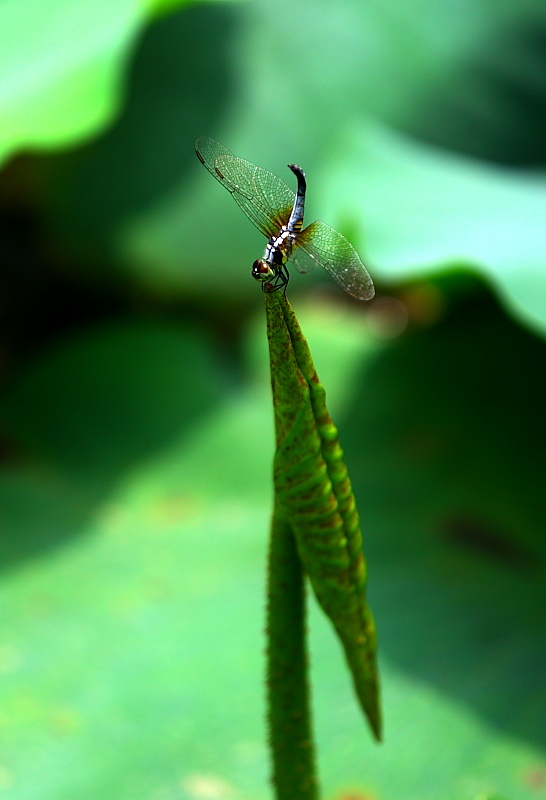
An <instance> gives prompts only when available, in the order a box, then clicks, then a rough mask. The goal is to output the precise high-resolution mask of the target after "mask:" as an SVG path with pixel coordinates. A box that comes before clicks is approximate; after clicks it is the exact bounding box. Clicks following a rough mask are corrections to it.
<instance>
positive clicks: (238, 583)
mask: <svg viewBox="0 0 546 800" xmlns="http://www.w3.org/2000/svg"><path fill="white" fill-rule="evenodd" d="M300 317H302V318H303V320H304V325H305V329H306V333H307V335H308V337H309V340H310V342H311V346H312V348H313V353H314V357H315V362H316V364H317V367H318V369H319V370H320V373H321V377H322V379H323V380H324V382H325V384H326V385H328V387H329V388H331V391H330V392H329V400H330V407H331V410H332V413H333V415H334V416H335V418H336V420H338V422H339V427H340V431H341V435H342V436H343V441H344V447H345V453H346V458H347V463H348V465H349V468H350V470H351V475H352V477H353V485H354V488H355V494H356V496H357V498H358V502H359V507H360V510H361V513H362V522H363V532H364V537H365V546H366V553H367V557H368V559H369V562H370V567H371V569H372V570H373V581H372V582H371V585H370V595H371V596H370V601H371V603H372V604H373V608H374V612H375V614H376V617H377V620H378V627H379V629H380V633H381V636H380V642H379V648H380V650H379V652H380V659H381V662H382V663H381V667H382V676H383V684H384V700H385V719H386V730H385V744H384V745H383V746H381V747H377V746H375V745H374V744H373V743H372V742H371V741H370V737H369V735H368V732H367V730H366V727H365V724H364V723H363V720H362V716H361V714H360V712H359V710H358V708H356V707H355V703H354V698H353V696H352V690H351V686H350V680H349V679H348V676H347V674H346V672H345V670H344V668H343V663H342V655H341V653H338V652H337V645H336V642H335V640H334V637H333V634H332V633H331V631H330V627H329V623H328V621H326V620H324V619H323V615H322V612H320V611H317V609H316V608H315V609H313V613H312V615H311V625H310V628H311V652H312V670H313V685H314V689H315V704H314V716H315V719H316V727H317V734H318V750H319V752H320V753H321V754H322V756H323V758H322V759H321V764H320V777H321V784H322V785H323V787H324V795H325V797H333V798H344V797H360V796H363V797H366V796H370V795H371V796H374V797H381V798H385V800H400V798H404V800H438V798H444V797H450V798H463V799H464V798H466V799H467V800H477V798H479V797H480V796H484V795H485V796H489V795H493V796H495V795H499V796H501V797H506V798H510V800H537V798H538V797H540V795H541V793H542V792H543V790H542V788H541V781H543V780H544V775H545V774H546V773H545V770H546V755H545V753H546V742H545V733H544V718H545V715H546V684H545V675H544V669H543V660H544V659H543V652H544V647H543V639H544V613H543V609H544V585H545V584H544V561H543V558H544V557H543V554H544V526H543V510H542V505H543V503H542V502H541V501H542V495H541V493H540V489H541V486H542V475H541V474H540V473H539V472H538V471H537V470H535V471H533V469H532V466H531V464H530V463H529V464H528V466H527V468H526V470H525V471H523V474H522V465H525V464H526V463H527V461H528V460H529V459H528V455H529V454H531V453H532V452H536V450H537V449H543V438H540V437H541V436H543V433H541V431H543V427H541V421H542V417H543V409H542V405H541V402H540V396H538V395H537V394H536V389H537V385H538V381H539V374H538V370H534V371H533V370H532V369H530V368H529V365H530V364H531V365H532V364H541V363H543V359H544V343H543V342H541V341H540V340H538V339H536V338H534V337H532V336H531V335H529V334H528V333H526V332H525V331H522V330H521V329H519V328H518V327H517V326H515V325H513V324H510V323H509V322H508V321H507V320H506V318H505V317H503V315H502V314H500V313H499V311H498V310H497V309H495V308H494V307H492V306H491V305H489V306H488V305H487V304H486V305H485V306H482V304H481V302H477V304H476V307H475V308H472V307H468V308H466V309H465V313H464V314H461V315H458V316H457V317H454V318H451V319H449V318H448V319H445V320H444V321H443V322H442V323H441V324H440V325H439V326H436V327H435V328H432V329H429V330H421V331H415V332H414V333H411V334H407V335H406V336H404V337H402V338H401V339H400V340H399V341H394V342H392V343H388V344H381V343H378V342H377V341H375V343H374V341H372V340H370V338H369V334H367V333H366V329H365V325H364V322H363V320H362V315H361V314H360V313H356V312H351V311H343V310H340V309H337V310H336V308H335V307H333V308H332V307H329V306H323V307H319V308H312V307H309V308H308V309H304V310H303V313H302V314H300ZM340 328H341V329H342V331H340ZM479 331H484V333H483V335H482V337H481V338H480V337H478V336H477V333H478V332H479ZM148 334H149V335H150V336H152V337H153V334H152V331H151V330H150V329H148ZM162 337H163V335H162V336H161V337H157V338H156V337H154V340H155V341H156V343H157V348H156V350H155V358H156V360H157V362H158V363H157V366H156V367H155V368H154V375H155V383H156V384H157V386H158V387H161V392H160V391H158V392H157V396H156V398H155V400H154V402H153V403H150V412H149V414H148V416H147V417H144V416H140V408H141V405H140V401H139V400H138V399H137V397H136V396H135V397H134V402H135V403H136V411H137V412H138V413H135V411H134V409H133V396H132V395H131V393H127V392H125V391H120V392H119V396H117V394H116V392H115V391H113V390H110V389H109V388H108V386H107V385H106V384H103V385H102V386H97V388H96V393H95V395H94V397H95V403H96V404H97V405H102V406H106V407H109V408H110V411H111V413H112V416H113V418H114V419H118V420H120V419H122V417H123V415H124V414H125V415H127V416H129V417H132V416H135V417H138V418H140V419H141V420H142V425H143V426H146V425H147V424H149V425H150V426H151V427H152V428H155V426H156V425H158V424H159V423H158V419H159V418H160V417H161V415H162V414H165V415H166V416H167V417H170V415H172V414H173V408H174V407H175V406H176V405H177V404H178V403H180V402H181V396H180V389H179V387H178V386H176V385H175V386H174V387H173V391H172V393H171V391H170V385H171V382H172V378H173V369H172V353H173V351H174V350H175V349H176V347H175V346H174V341H173V343H172V344H173V346H171V344H169V343H168V342H167V341H165V340H163V341H164V344H163V345H161V346H160V340H162ZM175 338H177V337H175ZM476 341H478V342H479V343H480V347H479V348H478V347H477V346H476ZM499 343H500V344H499ZM247 346H248V347H249V348H252V351H253V352H255V353H256V355H255V358H256V359H257V358H258V351H259V353H260V358H261V359H263V361H264V362H265V361H266V360H267V352H266V347H267V345H266V341H265V335H264V321H263V318H262V315H260V320H259V324H258V325H257V326H256V328H253V329H252V331H251V332H250V334H249V341H248V345H247ZM188 347H190V345H189V344H188ZM137 349H138V348H137ZM349 350H350V351H351V353H352V358H351V359H350V360H349V359H348V358H347V352H348V351H349ZM162 352H164V354H165V360H164V359H163V358H162V356H161V353H162ZM515 355H517V358H516V357H514V356H515ZM505 356H510V360H511V365H512V366H511V370H510V371H509V372H508V371H507V369H506V363H505ZM162 363H165V364H166V372H165V375H164V378H163V379H162V378H161V374H160V373H161V364H162ZM134 369H135V370H136V371H138V369H139V365H138V362H136V363H135V364H134ZM149 370H150V364H149V359H146V360H143V364H142V374H141V375H140V376H139V378H138V380H137V379H136V378H135V384H137V385H138V384H140V383H144V382H145V381H146V378H147V374H148V372H149ZM461 385H462V386H463V387H464V391H459V392H457V391H456V389H457V387H461ZM521 395H523V396H524V397H526V398H528V399H529V400H531V402H530V403H529V406H528V409H527V413H526V414H525V415H524V416H519V417H518V416H517V415H514V414H513V409H514V405H515V401H516V399H517V398H518V397H520V396H521ZM476 397H478V398H479V401H477V400H476ZM82 402H83V401H82ZM89 406H92V404H91V402H89V401H88V402H87V403H85V407H87V408H88V409H89ZM270 406H271V398H270V387H269V385H268V380H267V377H266V376H264V377H263V380H262V381H261V382H260V383H259V385H257V386H253V387H247V388H246V389H244V390H241V392H240V394H238V395H234V394H232V395H231V396H230V398H229V401H228V402H225V403H223V404H222V406H221V407H218V406H209V408H208V411H204V413H202V414H200V415H199V416H194V417H192V426H191V429H190V430H188V429H184V430H183V431H181V432H180V435H178V434H177V433H176V430H174V429H173V435H172V438H171V441H170V444H169V445H168V446H166V447H160V448H155V449H153V450H149V458H145V457H144V456H143V454H141V455H140V456H139V458H138V460H137V461H136V462H131V461H130V459H131V453H133V452H134V450H133V445H132V444H131V441H126V442H125V444H124V443H123V437H120V439H119V440H118V441H119V447H120V448H122V449H123V451H124V452H126V453H127V454H128V457H127V459H126V460H125V459H123V458H120V459H119V461H121V462H123V463H125V464H128V466H127V468H126V469H124V470H122V471H120V472H119V473H117V476H116V477H114V478H112V479H111V480H110V481H109V484H108V487H107V491H106V492H104V491H103V492H102V493H101V494H100V495H99V496H95V498H94V502H92V503H89V504H88V506H87V507H86V508H85V509H81V507H80V514H79V521H78V520H76V519H75V512H74V509H75V508H77V507H78V503H80V504H81V485H78V484H77V482H76V481H71V480H70V474H67V472H66V471H64V473H63V475H62V476H61V477H62V480H61V478H60V477H59V470H58V459H55V460H53V459H49V460H48V459H46V460H43V461H42V464H41V467H40V468H38V467H37V466H35V467H34V468H33V469H31V467H30V465H28V463H27V464H25V463H24V462H21V460H20V462H19V464H17V463H14V464H13V465H12V468H11V470H10V474H8V475H5V474H2V476H1V477H0V491H1V493H2V497H1V500H2V515H1V524H2V541H3V542H5V541H6V540H9V537H10V536H11V534H12V533H14V532H15V535H16V536H18V537H19V538H21V537H23V536H24V535H26V536H29V531H30V529H31V526H32V525H33V524H34V522H35V521H37V520H39V517H40V511H42V513H43V514H45V513H46V512H47V513H48V514H53V512H54V513H55V517H54V521H55V524H56V527H57V533H58V536H59V537H60V538H61V540H62V539H64V544H65V546H64V547H57V548H56V549H55V550H53V549H50V550H49V552H48V553H47V554H44V552H43V551H40V550H39V542H35V543H34V546H33V547H29V549H28V550H27V552H26V554H25V559H24V560H21V559H19V561H18V563H17V566H16V567H14V566H13V565H12V564H10V563H9V562H7V561H6V559H5V558H3V559H2V567H3V569H2V572H1V573H0V578H1V581H0V609H1V614H2V619H3V620H4V625H3V632H2V641H1V644H0V670H1V673H2V680H1V682H0V695H1V707H2V725H1V726H0V737H1V752H2V772H1V773H0V774H1V777H2V782H3V783H2V785H3V787H4V792H5V794H6V796H7V797H9V800H27V798H29V797H31V798H32V800H72V798H74V796H77V797H78V798H80V800H104V798H106V797H108V798H110V797H115V798H116V800H150V798H158V799H160V800H163V798H168V799H169V800H202V798H203V797H206V796H207V795H208V797H212V796H214V794H216V797H219V798H222V797H226V798H229V797H230V796H231V797H233V798H238V800H266V798H270V796H271V789H270V785H269V783H268V776H269V767H268V759H267V752H266V747H265V742H266V736H267V734H266V726H265V708H264V705H265V704H264V691H263V683H262V681H263V673H264V663H263V662H264V658H263V643H264V635H263V614H264V605H265V597H264V593H265V589H264V581H265V575H264V571H265V562H266V552H265V550H266V541H267V529H268V525H269V517H270V508H271V484H270V472H271V457H272V455H273V450H274V434H273V429H272V424H271V413H270ZM442 406H447V407H448V409H449V413H448V414H445V413H444V412H443V408H442ZM32 411H33V409H32V407H29V409H28V414H31V413H32ZM198 411H199V409H197V412H198ZM88 415H90V416H91V418H92V407H91V408H90V409H89V410H88V411H87V412H86V414H85V415H84V414H83V413H82V415H81V427H82V428H83V427H85V425H86V417H87V416H88ZM46 423H47V421H43V422H42V425H45V424H46ZM62 425H63V420H62V418H61V417H60V415H59V416H58V417H57V418H56V421H55V427H56V428H62ZM72 430H75V429H74V428H73V429H72ZM143 435H144V436H147V434H146V433H145V431H144V430H143ZM55 438H56V439H57V440H59V441H64V442H65V445H64V446H65V447H66V448H67V451H68V454H69V456H70V458H67V459H66V463H68V461H69V460H70V462H71V463H74V461H73V459H72V457H71V453H72V446H71V445H70V443H69V442H66V440H65V437H64V436H63V435H62V431H61V430H59V431H58V433H57V435H56V437H55ZM87 438H88V437H87V435H86V434H85V433H84V432H83V431H82V440H83V441H86V440H87ZM268 454H269V455H268ZM500 454H502V457H501V455H500ZM82 460H83V455H82ZM118 463H119V462H118ZM90 466H92V469H93V471H94V472H96V473H97V481H99V480H100V472H101V466H100V463H98V462H95V463H94V464H93V465H90ZM73 472H74V473H76V474H77V473H78V472H79V474H81V467H80V468H79V470H76V469H74V470H73ZM53 487H56V488H53ZM7 500H10V502H9V505H8V503H7V502H6V501H7ZM30 506H32V509H33V511H34V516H32V515H31V514H30V513H29V507H30ZM53 506H56V508H53ZM63 512H64V513H63ZM463 512H464V514H466V520H467V522H466V528H465V525H463V524H461V523H460V524H459V526H458V529H457V528H456V527H454V526H453V524H451V526H450V525H449V523H450V522H451V523H453V520H454V517H455V516H458V517H459V520H461V517H462V514H463ZM471 517H473V520H472V519H471ZM50 519H52V517H50ZM503 521H504V522H503ZM485 522H488V524H489V525H490V526H491V527H492V528H493V531H492V533H490V535H489V539H487V538H486V537H483V536H481V537H480V527H481V531H482V533H483V530H484V528H485V527H486V526H485ZM471 523H472V524H471ZM503 525H504V526H507V530H506V529H503ZM504 536H506V538H507V539H508V540H509V541H512V542H513V543H514V549H513V550H512V554H510V551H509V550H508V551H507V550H506V549H505V550H503V549H502V548H499V547H497V548H495V541H497V543H498V542H499V540H500V541H501V542H502V539H503V537H504ZM27 542H28V540H27ZM40 552H41V557H38V556H39V555H40ZM514 553H517V554H518V555H514ZM541 559H542V560H541ZM120 741H122V742H123V746H120Z"/></svg>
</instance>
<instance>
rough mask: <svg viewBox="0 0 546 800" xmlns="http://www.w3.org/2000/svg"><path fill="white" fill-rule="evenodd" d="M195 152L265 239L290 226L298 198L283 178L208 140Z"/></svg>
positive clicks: (199, 141) (197, 145) (203, 138)
mask: <svg viewBox="0 0 546 800" xmlns="http://www.w3.org/2000/svg"><path fill="white" fill-rule="evenodd" d="M195 152H196V153H197V157H198V158H199V160H200V161H201V163H202V164H204V165H205V167H206V168H207V169H208V171H209V172H210V174H211V175H214V177H215V178H216V180H217V181H219V182H220V183H221V184H222V186H225V188H226V189H227V190H228V192H229V193H230V194H231V195H232V197H233V199H234V200H235V202H236V203H237V204H238V205H239V206H240V207H241V208H242V210H243V211H244V213H245V214H246V216H247V217H248V218H249V220H251V222H253V223H254V225H255V226H256V227H257V228H258V230H260V231H261V232H262V233H263V234H264V235H265V236H267V237H268V238H271V237H272V236H275V235H276V234H277V233H278V231H279V229H280V228H281V227H282V226H283V225H286V224H287V222H288V219H289V218H290V213H291V211H292V208H293V207H294V202H295V198H296V195H295V194H294V192H293V191H292V190H291V189H290V188H289V187H288V186H287V185H286V183H284V182H283V181H281V179H280V178H277V176H276V175H273V173H272V172H268V171H267V170H266V169H262V168H261V167H257V166H256V165H255V164H252V163H251V162H250V161H244V159H242V158H237V156H234V155H233V153H231V152H230V151H229V150H228V149H227V147H224V146H223V145H221V144H220V143H219V142H215V141H214V139H209V138H208V137H207V136H201V137H200V138H199V139H197V141H196V142H195Z"/></svg>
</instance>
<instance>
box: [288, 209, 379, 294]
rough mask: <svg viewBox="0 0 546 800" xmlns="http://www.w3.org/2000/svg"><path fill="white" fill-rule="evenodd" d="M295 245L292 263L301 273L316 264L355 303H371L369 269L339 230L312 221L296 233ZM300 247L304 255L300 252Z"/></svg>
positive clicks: (371, 282) (371, 283)
mask: <svg viewBox="0 0 546 800" xmlns="http://www.w3.org/2000/svg"><path fill="white" fill-rule="evenodd" d="M296 243H297V245H298V248H297V249H296V250H295V251H294V253H293V255H292V260H293V261H294V263H295V265H296V268H297V269H299V270H300V272H309V271H310V268H311V269H312V268H313V265H315V264H318V265H320V266H321V267H324V269H325V270H326V272H329V273H330V275H331V276H332V278H333V279H334V280H335V281H337V283H339V285H340V286H341V288H342V289H344V290H345V291H346V292H347V293H348V294H350V295H352V296H353V297H356V298H357V300H371V298H372V297H373V296H374V294H375V289H374V285H373V281H372V279H371V278H370V275H369V273H368V270H367V269H366V267H365V266H364V264H363V263H362V259H361V258H360V256H359V255H358V253H357V252H356V250H355V249H354V247H353V246H352V244H351V243H350V242H349V241H347V239H346V238H345V236H343V234H341V233H340V232H339V231H336V230H335V229H334V228H331V227H330V226H329V225H327V224H326V223H325V222H320V221H317V222H312V223H311V224H310V225H308V226H307V228H305V229H304V230H303V231H302V232H301V233H300V234H298V236H297V238H296ZM300 248H301V250H302V251H303V253H300V252H299V251H300ZM304 254H305V255H304ZM298 260H299V263H298Z"/></svg>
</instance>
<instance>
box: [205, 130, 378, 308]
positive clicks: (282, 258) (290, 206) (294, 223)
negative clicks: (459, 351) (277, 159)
mask: <svg viewBox="0 0 546 800" xmlns="http://www.w3.org/2000/svg"><path fill="white" fill-rule="evenodd" d="M195 152H196V154H197V157H198V159H199V161H200V162H201V163H202V164H203V166H205V167H206V168H207V169H208V171H209V172H210V174H211V175H213V176H214V177H215V178H216V180H217V181H219V182H220V183H221V184H222V186H224V187H225V188H226V189H227V190H228V192H229V193H230V194H231V196H232V197H233V199H234V200H235V202H236V203H237V204H238V205H239V207H240V208H241V209H242V210H243V211H244V213H245V214H246V216H247V217H248V219H249V220H250V221H251V222H253V223H254V225H255V226H256V227H257V228H258V230H260V231H261V232H262V233H263V234H264V236H266V237H267V240H268V241H267V245H266V248H265V253H264V256H263V258H258V259H256V261H254V263H253V265H252V270H251V274H252V277H253V278H256V280H259V281H261V282H262V289H263V291H265V292H272V291H277V290H282V292H283V294H284V295H286V288H287V286H288V282H289V280H290V273H289V272H288V268H287V262H289V261H290V262H291V263H292V264H294V266H295V268H296V269H297V271H298V272H301V273H306V272H312V270H314V269H315V268H316V267H317V266H320V267H323V268H324V269H325V270H326V272H328V273H329V274H330V275H331V276H332V278H333V279H334V280H335V281H336V282H337V283H338V284H339V286H341V288H342V289H344V290H345V291H346V292H347V293H348V294H350V295H352V297H355V298H356V299H357V300H371V298H372V297H373V296H374V294H375V289H374V285H373V281H372V279H371V277H370V274H369V272H368V270H367V269H366V267H365V266H364V264H363V262H362V259H361V258H360V256H359V255H358V253H357V252H356V250H355V248H354V247H353V245H352V244H351V243H350V242H349V241H348V240H347V239H346V238H345V236H343V234H341V233H340V232H339V231H336V230H335V229H334V228H331V227H330V226H329V225H327V224H326V223H325V222H321V221H320V220H317V221H316V222H312V223H311V224H310V225H308V226H307V227H306V228H304V227H303V213H304V208H305V196H306V192H307V182H306V178H305V172H304V171H303V169H302V168H301V167H299V166H298V165H297V164H288V168H289V169H291V170H292V172H293V173H294V175H295V176H296V180H297V191H296V192H295V193H294V192H293V191H292V189H290V187H289V186H287V185H286V183H284V181H282V180H281V179H280V178H277V176H276V175H274V174H273V173H272V172H268V171H267V170H266V169H262V168H261V167H257V166H256V165H255V164H252V163H251V162H250V161H245V160H244V159H242V158H237V156H234V155H233V153H231V152H230V151H229V150H228V149H227V147H224V146H223V145H222V144H220V143H219V142H215V141H214V139H210V138H209V137H208V136H201V137H199V139H197V141H196V142H195Z"/></svg>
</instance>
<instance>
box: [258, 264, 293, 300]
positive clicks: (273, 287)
mask: <svg viewBox="0 0 546 800" xmlns="http://www.w3.org/2000/svg"><path fill="white" fill-rule="evenodd" d="M289 280H290V273H289V272H288V269H287V267H286V264H282V265H281V266H280V267H279V269H278V272H277V274H276V275H275V277H274V278H273V280H272V281H265V282H264V283H262V291H264V292H278V291H279V290H282V293H283V295H284V296H285V297H286V288H287V286H288V281H289Z"/></svg>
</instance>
